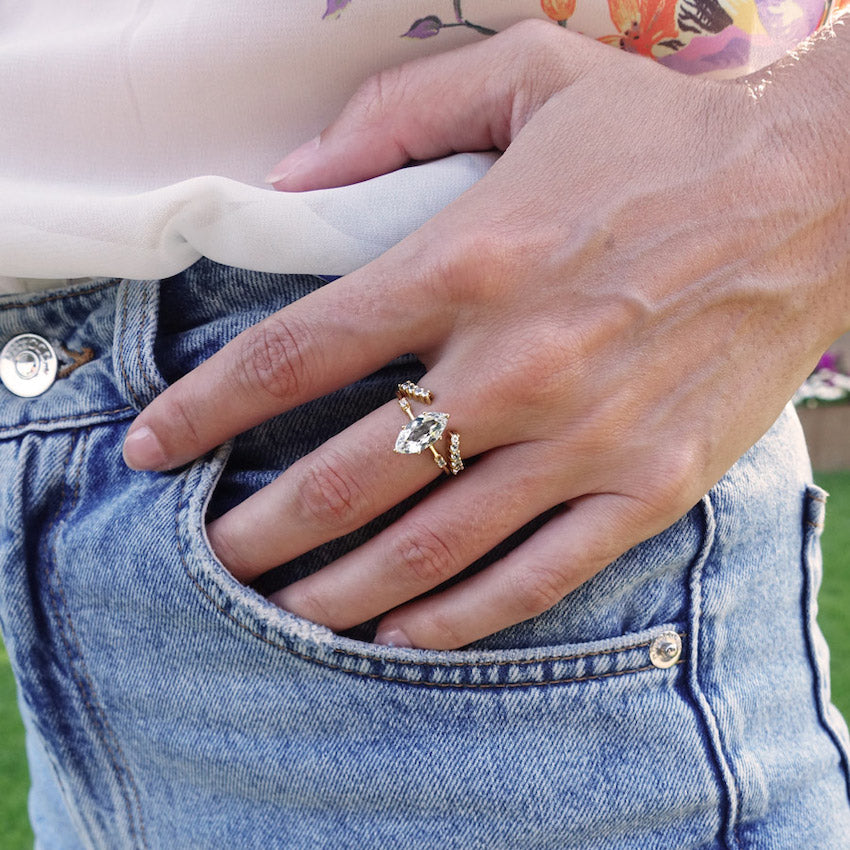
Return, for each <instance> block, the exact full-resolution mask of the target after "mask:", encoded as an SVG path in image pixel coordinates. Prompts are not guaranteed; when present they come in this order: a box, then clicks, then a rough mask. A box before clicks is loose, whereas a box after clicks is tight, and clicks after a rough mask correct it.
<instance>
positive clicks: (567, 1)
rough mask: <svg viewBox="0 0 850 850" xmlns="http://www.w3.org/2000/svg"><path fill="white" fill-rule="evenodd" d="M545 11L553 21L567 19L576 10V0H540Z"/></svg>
mask: <svg viewBox="0 0 850 850" xmlns="http://www.w3.org/2000/svg"><path fill="white" fill-rule="evenodd" d="M540 5H541V7H542V8H543V11H544V12H545V13H546V14H547V15H548V16H549V17H550V18H551V19H552V20H553V21H559V22H560V21H566V20H567V18H570V17H572V14H573V12H575V10H576V0H540Z"/></svg>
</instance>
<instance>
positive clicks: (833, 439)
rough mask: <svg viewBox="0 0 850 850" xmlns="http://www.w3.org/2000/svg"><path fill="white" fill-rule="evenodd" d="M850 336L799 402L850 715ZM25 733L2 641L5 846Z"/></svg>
mask: <svg viewBox="0 0 850 850" xmlns="http://www.w3.org/2000/svg"><path fill="white" fill-rule="evenodd" d="M849 374H850V334H847V335H845V336H844V337H842V338H841V339H840V340H839V341H838V342H837V343H836V344H835V345H834V346H833V347H832V348H830V350H829V351H828V352H827V353H826V354H824V356H823V358H821V361H820V363H819V364H818V368H817V369H816V370H815V371H814V372H813V373H812V375H811V376H810V377H809V379H808V380H807V381H806V383H805V384H804V385H803V386H802V387H801V388H800V391H799V392H798V394H797V396H796V398H795V403H796V404H797V408H798V411H799V414H800V420H801V421H802V423H803V428H804V430H805V432H806V439H807V440H808V443H809V451H810V454H811V456H812V465H813V467H814V469H815V481H816V482H817V483H818V484H819V485H820V486H821V487H823V488H824V489H825V490H827V491H828V492H829V493H830V498H829V502H828V504H827V521H826V528H825V530H824V535H823V552H824V580H823V587H822V588H821V593H820V614H819V618H818V619H819V622H820V625H821V628H822V629H823V631H824V633H825V635H826V638H827V641H828V642H829V645H830V650H831V659H832V662H831V666H832V688H833V701H834V702H835V704H836V705H837V706H838V708H839V709H840V710H841V711H842V713H843V714H844V716H845V718H850V616H848V615H850V377H848V375H849ZM28 787H29V777H28V773H27V765H26V758H25V755H24V730H23V727H22V725H21V721H20V717H19V715H18V708H17V704H16V697H15V683H14V680H13V678H12V673H11V670H10V669H9V659H8V657H7V655H6V651H5V649H4V647H3V646H2V644H0V848H2V850H24V848H27V850H30V848H32V846H33V837H32V833H31V831H30V828H29V824H28V821H27V814H26V798H27V791H28Z"/></svg>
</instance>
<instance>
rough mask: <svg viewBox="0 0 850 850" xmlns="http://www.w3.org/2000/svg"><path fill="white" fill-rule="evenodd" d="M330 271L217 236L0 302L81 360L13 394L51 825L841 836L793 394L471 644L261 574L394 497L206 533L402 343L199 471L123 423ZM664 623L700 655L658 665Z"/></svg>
mask: <svg viewBox="0 0 850 850" xmlns="http://www.w3.org/2000/svg"><path fill="white" fill-rule="evenodd" d="M321 285H323V282H322V281H321V280H320V279H318V278H315V277H308V276H297V275H292V276H278V275H267V274H257V273H252V272H245V271H239V270H235V269H229V268H225V267H222V266H217V265H215V264H213V263H211V262H208V261H201V262H199V263H198V264H196V265H195V266H193V267H192V268H190V269H188V270H187V271H186V272H184V273H182V274H181V275H178V276H177V277H175V278H172V279H169V280H164V281H112V280H110V281H101V282H96V283H93V284H91V285H89V286H87V287H84V288H82V289H76V290H67V291H61V292H59V291H57V292H50V293H46V294H45V293H39V294H34V295H30V296H22V297H6V298H5V299H3V300H2V301H0V342H4V341H5V340H6V339H8V338H10V337H12V336H14V335H16V334H19V333H22V332H26V331H31V332H35V333H38V334H41V335H42V336H44V337H46V338H48V339H49V340H51V341H53V342H54V344H55V345H57V346H64V348H65V349H66V350H67V351H70V352H75V351H76V352H81V351H83V350H84V349H86V348H88V349H91V351H92V354H93V357H92V358H91V359H90V360H89V361H88V362H82V359H81V360H80V361H79V362H78V363H75V364H72V365H73V366H74V368H70V367H69V368H68V369H66V370H64V371H63V377H61V378H60V379H59V380H57V381H56V383H55V384H54V385H53V386H52V387H51V388H50V389H49V390H48V391H47V392H45V393H44V394H43V395H40V396H37V397H35V398H29V399H23V398H17V397H15V396H13V395H11V394H10V393H9V392H7V391H6V390H5V388H0V394H2V396H1V397H2V404H0V417H2V421H0V475H2V486H0V499H2V511H0V533H2V547H0V620H2V627H3V634H4V638H5V640H6V643H7V647H8V650H9V655H10V657H11V659H12V663H13V666H14V669H15V673H16V675H17V679H18V684H19V694H20V704H21V709H22V714H23V717H24V722H25V725H26V728H27V736H28V749H29V756H30V761H31V768H32V781H33V788H32V793H31V797H30V810H31V819H32V822H33V825H34V828H35V832H36V835H37V842H38V846H39V847H42V848H46V850H54V848H58V849H59V850H75V848H80V847H87V848H169V850H172V849H173V848H193V849H194V848H226V847H237V848H263V850H268V849H269V848H296V850H305V849H306V848H322V850H328V848H358V850H360V848H402V850H408V848H409V849H410V850H418V849H419V848H421V849H422V850H434V848H463V850H473V848H486V850H494V848H506V850H507V848H510V850H523V849H524V848H540V849H541V850H542V848H558V850H565V848H576V850H579V848H580V850H594V849H595V848H598V850H602V848H605V850H611V848H615V849H616V850H651V848H665V850H666V848H671V850H672V848H689V850H690V849H692V850H696V849H697V848H700V850H708V848H727V850H729V849H731V848H747V850H749V848H765V849H766V848H794V850H797V848H807V849H808V848H818V850H833V849H834V850H838V848H846V847H850V806H848V738H847V730H846V727H845V725H844V723H843V721H842V719H841V718H840V716H839V715H838V713H837V712H836V711H835V709H834V708H833V707H832V706H831V705H830V702H829V683H828V673H827V669H828V659H827V652H826V647H825V645H824V642H823V639H822V637H821V634H820V631H819V630H818V627H817V625H816V623H815V612H816V593H817V589H818V585H819V581H820V570H821V562H820V550H819V544H818V537H819V533H820V528H821V525H822V520H823V514H824V494H823V493H822V492H821V491H820V490H818V489H817V488H816V487H814V486H813V485H812V483H811V476H810V470H809V465H808V460H807V456H806V452H805V447H804V444H803V439H802V435H801V431H800V428H799V425H798V422H797V420H796V417H795V415H794V413H793V411H792V410H790V409H789V410H786V411H785V413H783V414H782V416H781V417H780V419H779V420H778V421H777V423H776V424H775V425H774V427H773V428H772V430H771V431H770V432H769V433H768V434H767V435H766V436H765V437H764V438H763V439H762V440H761V441H760V442H759V443H758V444H757V445H756V446H755V447H754V448H753V449H752V450H750V451H749V452H748V453H747V454H746V455H745V456H744V457H742V458H741V460H740V461H739V462H738V463H737V464H736V465H735V467H734V468H733V469H732V470H731V471H730V472H729V473H728V474H727V475H726V476H725V477H724V478H723V479H722V480H721V481H720V483H719V484H717V486H716V487H714V488H713V490H712V491H711V492H710V493H709V494H708V496H706V497H705V498H704V499H703V500H702V501H701V502H700V503H699V504H698V505H696V506H695V507H694V509H693V510H692V511H691V512H690V513H689V514H688V515H687V516H685V517H683V518H682V519H681V520H679V521H678V522H677V523H675V524H674V525H673V526H672V527H670V528H669V529H667V530H666V531H665V532H663V533H662V534H660V535H658V536H657V537H655V538H653V539H651V540H649V541H647V542H645V543H644V544H642V545H640V546H638V547H636V548H635V549H633V550H631V551H630V552H628V553H627V554H625V555H624V556H623V557H621V558H620V559H619V560H617V561H616V562H615V563H613V564H611V565H610V566H609V567H607V568H606V569H605V570H603V571H602V572H601V573H600V574H599V575H597V576H596V577H595V578H593V579H592V580H591V581H589V582H588V583H587V584H585V585H584V586H582V587H581V588H579V589H578V590H576V591H575V592H574V593H572V594H571V595H570V596H568V597H567V598H565V599H564V600H563V601H562V602H561V603H560V604H558V605H557V606H556V607H555V608H553V609H552V610H551V611H549V612H548V613H546V614H544V615H542V616H540V617H538V618H536V619H533V620H530V621H527V622H525V623H522V624H520V625H517V626H514V627H513V628H510V629H507V630H505V631H503V632H500V633H498V634H496V635H494V636H492V637H490V638H487V639H485V640H482V641H480V642H478V643H477V644H475V645H473V646H470V647H468V648H467V649H464V650H462V651H454V652H435V651H424V650H411V649H403V648H388V647H381V646H377V645H374V644H372V643H370V642H369V638H370V637H371V635H372V634H373V629H374V624H369V623H367V624H364V625H363V626H361V627H359V628H358V629H355V630H353V631H352V632H351V633H349V634H345V635H336V634H333V633H331V632H330V631H328V630H327V629H325V628H324V627H321V626H318V625H316V624H313V623H310V622H307V621H304V620H301V619H299V618H297V617H295V616H293V615H291V614H289V613H287V612H286V611H282V610H280V609H278V608H276V607H275V606H273V605H271V604H270V603H269V602H267V600H266V599H265V595H266V594H267V593H268V592H270V591H271V590H272V589H274V588H275V587H279V586H281V585H282V584H284V583H286V582H289V581H292V580H293V579H294V578H296V577H298V576H300V575H304V574H306V573H307V572H309V571H312V570H316V569H318V568H320V567H321V566H322V565H323V564H325V563H327V562H329V561H330V560H332V559H334V558H336V557H338V556H339V554H340V553H341V552H343V551H345V550H346V549H348V548H350V547H352V546H355V545H357V544H358V543H360V542H361V541H362V540H364V539H365V538H366V537H367V536H368V535H370V534H374V533H375V531H376V530H377V529H378V528H380V527H381V526H382V525H384V524H386V523H388V522H390V521H391V520H392V518H393V517H392V515H388V516H386V517H383V518H382V519H381V520H379V521H376V522H374V523H372V524H370V525H369V526H368V527H367V528H365V529H362V530H360V531H358V532H356V533H354V534H352V535H349V536H348V537H345V538H342V539H340V540H337V541H334V542H333V543H330V544H328V545H326V546H324V547H322V548H321V549H319V550H317V551H315V552H313V553H310V554H309V555H307V556H304V557H302V558H299V559H298V560H297V561H295V562H293V563H291V564H287V565H285V566H283V567H280V568H278V569H277V570H275V571H272V572H271V573H269V574H267V575H266V576H264V577H263V579H262V580H261V581H258V582H257V583H256V584H255V585H254V586H251V587H246V586H243V585H241V584H240V583H238V582H237V581H235V580H234V579H233V578H232V577H231V576H230V575H229V574H228V572H227V571H226V570H225V569H224V568H223V567H222V565H221V563H220V562H219V561H218V560H217V558H216V556H215V554H214V553H213V552H212V551H211V549H210V547H209V544H208V541H207V538H206V536H205V530H204V529H205V519H206V518H208V517H209V516H210V515H217V514H220V513H222V512H223V511H225V510H227V509H228V507H229V506H230V505H232V504H234V503H236V502H238V501H239V500H241V499H243V498H244V497H245V496H246V495H248V494H249V493H250V492H253V491H254V490H256V489H257V488H258V487H260V486H263V485H264V484H266V483H268V482H269V481H271V480H272V479H273V478H274V477H275V476H276V475H277V474H279V472H280V471H281V470H282V469H283V468H285V467H286V466H287V465H288V464H290V463H291V462H292V461H293V460H294V459H295V458H297V457H299V456H301V455H303V454H304V453H305V452H308V451H310V450H311V449H313V448H314V447H316V446H318V445H320V444H321V443H322V442H323V441H324V440H326V439H327V438H328V437H329V436H330V435H331V434H333V433H335V432H336V431H338V430H340V429H341V428H344V427H346V426H347V425H348V424H350V423H351V422H354V421H356V420H357V419H359V418H360V417H361V416H362V415H364V414H366V413H368V412H369V411H370V410H372V409H374V408H375V407H377V406H378V405H380V404H382V403H383V402H385V401H386V400H387V399H389V398H392V396H393V391H394V388H395V385H396V384H397V383H398V382H399V381H400V380H403V379H405V378H417V377H418V376H419V374H420V373H421V366H420V365H419V364H418V363H417V362H416V361H415V360H414V359H413V358H402V359H400V360H399V361H397V362H394V363H391V364H389V365H388V366H387V367H386V368H384V369H382V370H381V371H380V372H378V373H376V374H374V375H371V376H369V377H368V378H366V379H364V380H362V381H360V382H359V383H357V384H356V385H354V386H351V387H348V388H346V389H344V390H342V391H340V392H337V393H334V394H332V395H330V396H328V397H325V398H323V399H320V400H318V401H316V402H313V403H311V404H308V405H305V406H303V407H301V408H298V409H296V410H294V411H292V412H290V413H287V414H284V415H282V416H279V417H277V418H275V419H274V420H272V421H270V422H268V423H266V424H264V425H262V426H260V427H258V428H256V429H255V430H253V431H251V432H249V433H246V434H244V435H242V436H240V437H238V438H237V439H235V440H234V441H233V442H232V443H231V444H229V445H226V446H223V447H222V448H220V449H219V450H217V451H215V452H214V453H212V454H211V455H209V456H208V457H205V458H203V459H201V460H199V461H198V462H196V463H194V464H191V465H190V466H188V467H186V468H183V469H180V470H177V471H175V472H171V473H164V474H158V473H139V472H131V471H130V470H128V469H127V468H126V467H125V466H124V464H123V462H122V460H121V443H122V439H123V437H124V434H125V432H126V430H127V427H128V425H129V423H130V421H131V420H132V418H133V417H134V416H135V415H136V413H137V412H138V411H139V410H140V409H141V408H142V407H144V406H145V405H146V404H148V403H149V402H150V401H151V400H152V399H153V398H154V397H155V396H156V395H157V394H158V393H160V392H161V391H162V390H163V389H164V388H165V387H166V386H167V385H168V383H169V382H171V381H173V380H174V379H175V378H177V377H178V376H179V375H181V374H183V373H185V372H186V371H188V370H190V369H192V368H193V367H194V366H196V365H197V364H198V363H200V362H201V361H203V360H204V359H205V358H207V357H208V356H209V355H210V354H211V353H212V352H213V351H215V350H216V349H218V348H219V347H220V346H221V345H222V344H223V343H224V342H226V341H227V340H228V339H230V338H231V337H233V336H234V335H235V334H237V333H239V332H240V331H241V330H243V329H245V328H247V327H248V326H250V325H251V324H253V323H255V322H257V321H258V320H259V319H260V318H262V317H263V316H265V315H267V314H269V313H270V312H272V311H274V310H277V309H279V308H281V307H283V306H284V305H285V304H287V303H289V302H290V301H292V300H293V299H295V298H298V297H300V296H302V295H304V294H305V293H307V292H309V291H311V290H312V289H315V288H316V287H318V286H321ZM83 359H84V358H83ZM80 363H81V365H80ZM394 436H395V435H393V434H388V435H387V446H388V451H390V448H391V443H392V440H393V438H394ZM467 474H470V475H474V474H475V471H474V467H473V468H472V469H471V470H470V471H469V472H468V473H467ZM435 486H443V485H442V483H440V482H438V483H437V484H436V485H435ZM445 486H451V482H450V481H449V482H447V483H446V484H445ZM405 507H406V506H404V505H403V506H401V507H400V508H399V509H398V510H399V511H401V510H404V508H405ZM395 513H396V514H397V513H398V511H396V512H395ZM544 519H545V518H544ZM532 530H533V529H527V530H526V531H525V532H524V533H526V534H527V533H530V532H531V531H532ZM516 542H517V541H516V539H513V540H510V541H506V543H505V544H504V545H505V546H511V545H516ZM497 556H498V553H495V554H493V555H492V556H491V557H497ZM485 564H486V561H482V562H481V563H479V564H476V565H474V566H473V567H472V568H470V569H480V568H481V567H482V566H485ZM671 632H675V633H676V634H678V635H679V637H680V639H681V642H682V651H681V656H680V657H679V658H678V659H677V663H674V664H672V665H671V666H658V665H657V664H656V663H654V661H653V656H652V653H651V649H652V648H653V646H656V645H657V641H658V639H659V636H661V635H663V634H665V633H671Z"/></svg>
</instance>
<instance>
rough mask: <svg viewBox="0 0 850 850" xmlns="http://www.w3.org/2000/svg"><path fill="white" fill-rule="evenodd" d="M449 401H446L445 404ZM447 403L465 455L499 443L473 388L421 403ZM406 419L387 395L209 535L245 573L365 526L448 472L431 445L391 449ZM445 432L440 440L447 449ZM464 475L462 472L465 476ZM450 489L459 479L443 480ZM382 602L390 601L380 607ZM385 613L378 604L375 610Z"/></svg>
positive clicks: (249, 576)
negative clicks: (414, 451) (416, 451)
mask: <svg viewBox="0 0 850 850" xmlns="http://www.w3.org/2000/svg"><path fill="white" fill-rule="evenodd" d="M443 402H446V404H443ZM426 407H427V409H428V410H437V411H447V412H448V413H449V423H448V427H449V428H450V429H455V430H457V431H458V433H460V434H461V435H462V443H461V448H462V451H463V454H464V455H465V456H466V457H467V459H468V458H469V457H471V456H473V455H476V454H479V453H480V452H484V451H487V450H488V449H490V448H491V447H493V446H495V445H498V444H499V443H500V441H501V439H502V434H500V433H499V432H498V429H496V428H488V427H487V425H488V423H495V422H496V421H497V420H496V419H495V418H494V417H487V416H486V415H485V416H483V417H480V418H479V417H476V418H475V421H474V422H473V416H475V414H476V411H477V410H478V409H479V408H478V407H477V406H476V404H475V397H474V395H473V394H471V393H469V394H466V393H464V394H461V395H455V396H453V395H452V394H451V393H450V392H446V393H445V394H439V396H438V397H436V398H435V400H434V403H433V404H430V405H427V406H422V410H417V411H414V413H419V412H424V410H425V409H426ZM407 422H409V420H408V419H407V417H406V416H405V415H404V414H403V412H402V410H401V408H400V407H399V405H398V404H397V403H396V402H390V403H388V404H386V405H384V406H383V407H381V408H380V409H378V410H376V411H374V412H373V413H372V414H370V415H369V416H366V417H364V418H363V419H361V420H360V421H358V422H357V423H355V424H354V425H352V426H351V427H349V428H347V429H346V430H345V431H343V432H341V433H340V434H337V435H336V436H335V437H333V438H332V439H330V440H328V441H327V442H326V443H325V444H324V445H322V446H321V447H320V448H318V449H316V450H315V451H313V452H311V453H310V454H309V455H306V456H305V457H303V458H301V459H300V460H299V461H297V462H296V463H295V464H293V465H292V466H291V467H290V468H289V469H287V470H286V471H285V472H284V473H283V474H282V475H280V476H279V477H278V478H277V479H276V480H275V481H274V482H272V483H271V484H269V485H268V486H266V487H264V488H263V489H262V490H259V491H258V492H256V493H254V494H253V495H252V496H250V497H249V498H248V499H246V500H245V501H244V502H242V503H241V504H239V505H237V506H236V507H234V508H233V509H232V510H230V511H228V512H227V513H226V514H224V515H223V516H221V517H219V518H218V519H217V520H215V521H213V522H211V523H210V524H209V526H208V527H207V533H208V535H209V538H210V543H211V545H212V547H213V549H214V550H215V552H216V553H217V554H218V556H219V558H220V559H221V560H222V562H223V563H224V565H225V566H226V567H227V568H228V569H229V570H230V571H231V572H232V573H233V575H235V576H236V578H238V579H239V580H240V581H243V582H247V581H251V580H253V579H254V578H256V577H257V576H258V575H260V574H261V573H263V572H265V571H266V570H268V569H270V568H271V567H274V566H277V565H278V564H282V563H286V562H287V561H290V560H292V559H293V558H295V557H296V556H298V555H301V554H303V553H304V552H308V551H309V550H311V549H314V548H315V547H317V546H320V545H321V544H323V543H326V542H328V541H329V540H334V539H336V538H338V537H341V536H342V535H344V534H348V533H349V532H351V531H353V530H354V529H356V528H360V527H361V526H363V525H365V524H366V523H367V522H369V521H370V520H372V519H374V518H375V517H377V516H379V515H381V514H382V513H384V512H385V511H387V510H389V509H390V508H391V507H393V506H394V505H396V504H398V503H400V502H401V501H403V500H404V499H406V498H408V497H409V496H411V495H412V494H413V493H415V492H417V491H419V490H421V489H422V487H424V486H425V485H426V484H427V483H428V482H429V481H432V480H433V479H434V478H436V477H438V476H442V475H443V473H442V472H441V471H440V469H439V468H438V467H437V465H436V463H435V462H434V460H433V458H432V456H431V454H430V452H428V451H427V450H426V451H424V452H423V453H422V455H421V456H416V455H413V456H409V455H403V454H398V453H396V452H394V451H393V445H394V443H395V441H396V437H397V435H398V433H399V431H400V429H401V428H402V426H403V425H405V424H406V423H407ZM444 444H445V440H441V441H439V442H438V443H437V444H436V448H437V449H438V450H439V451H440V452H441V454H443V456H446V454H447V449H446V447H445V445H444ZM463 477H464V476H463V475H461V479H462V478H463ZM446 483H447V484H448V485H451V486H450V487H449V489H448V492H449V493H451V491H452V490H453V488H454V486H455V484H456V483H457V482H456V480H453V481H451V482H448V481H447V482H446ZM383 610H385V609H383ZM376 613H380V612H376Z"/></svg>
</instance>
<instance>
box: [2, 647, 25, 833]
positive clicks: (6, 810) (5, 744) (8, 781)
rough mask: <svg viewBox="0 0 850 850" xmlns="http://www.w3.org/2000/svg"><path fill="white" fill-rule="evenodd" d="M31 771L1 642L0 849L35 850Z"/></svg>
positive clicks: (13, 686) (10, 672) (4, 649)
mask: <svg viewBox="0 0 850 850" xmlns="http://www.w3.org/2000/svg"><path fill="white" fill-rule="evenodd" d="M28 790H29V770H28V769H27V761H26V756H25V755H24V727H23V724H22V723H21V716H20V714H19V713H18V704H17V701H16V698H15V682H14V679H13V678H12V671H11V669H10V667H9V656H8V655H6V648H5V647H4V646H3V645H2V643H0V836H2V839H0V846H2V847H3V850H24V848H32V845H33V835H32V831H31V830H30V825H29V821H28V820H27V791H28Z"/></svg>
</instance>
